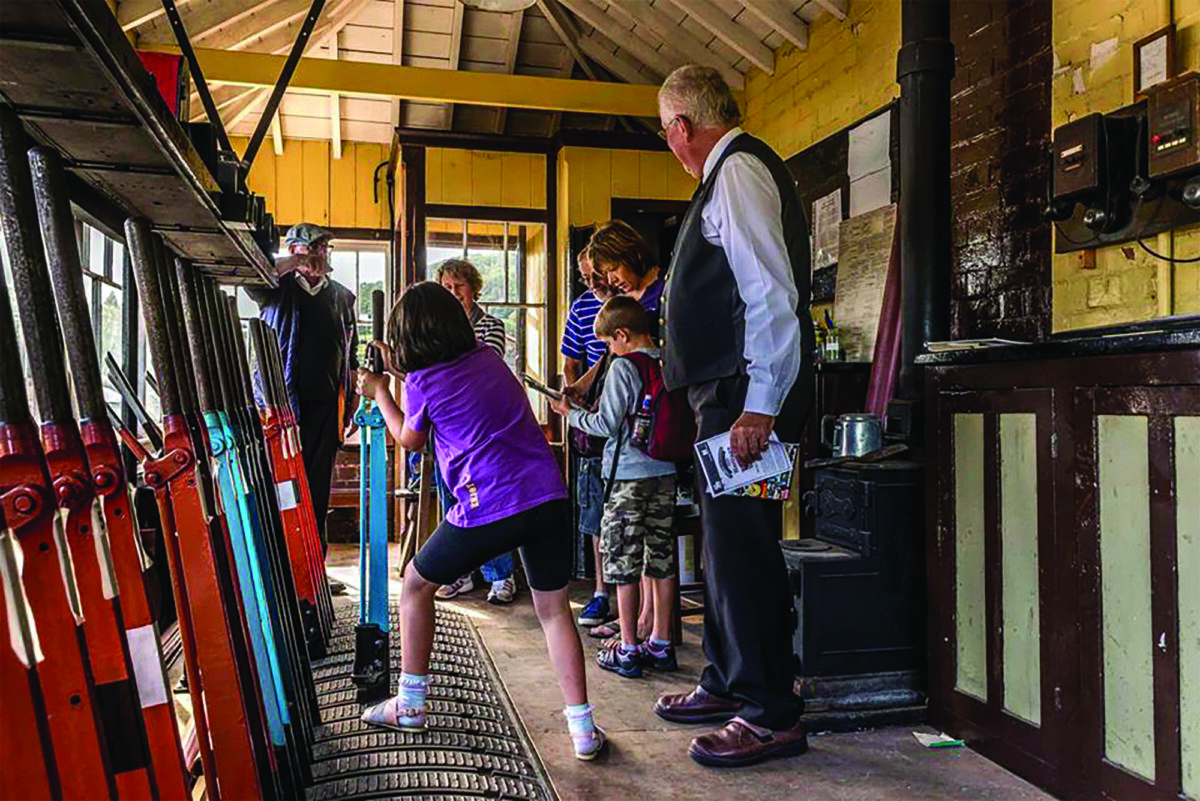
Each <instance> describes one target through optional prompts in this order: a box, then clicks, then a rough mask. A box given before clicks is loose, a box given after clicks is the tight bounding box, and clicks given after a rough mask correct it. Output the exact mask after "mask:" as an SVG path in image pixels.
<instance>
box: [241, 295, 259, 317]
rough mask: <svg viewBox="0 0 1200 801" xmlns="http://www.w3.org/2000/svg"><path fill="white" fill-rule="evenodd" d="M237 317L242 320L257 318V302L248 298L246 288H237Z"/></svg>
mask: <svg viewBox="0 0 1200 801" xmlns="http://www.w3.org/2000/svg"><path fill="white" fill-rule="evenodd" d="M236 297H237V305H238V317H241V318H242V319H243V320H251V319H258V304H257V303H255V302H254V301H252V300H251V299H250V296H249V295H247V294H246V290H244V289H241V288H239V289H238V290H237V296H236Z"/></svg>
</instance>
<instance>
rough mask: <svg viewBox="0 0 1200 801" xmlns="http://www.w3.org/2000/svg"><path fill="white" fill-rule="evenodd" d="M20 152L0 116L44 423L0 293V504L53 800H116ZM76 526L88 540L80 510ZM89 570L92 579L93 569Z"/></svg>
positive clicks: (5, 219) (17, 282)
mask: <svg viewBox="0 0 1200 801" xmlns="http://www.w3.org/2000/svg"><path fill="white" fill-rule="evenodd" d="M27 149H28V141H27V139H26V137H25V132H24V130H23V129H22V127H21V123H20V121H19V120H18V119H17V117H16V115H15V114H14V113H13V111H12V110H11V109H10V108H9V107H7V106H3V107H0V220H2V223H3V228H4V245H5V249H6V251H7V256H8V266H9V268H10V269H11V270H12V273H13V278H14V289H15V290H16V292H15V296H16V298H17V302H18V306H19V307H20V309H21V312H22V318H23V326H22V327H23V329H24V333H25V340H26V347H27V350H26V352H27V353H28V355H29V361H30V371H31V373H32V374H33V375H36V376H38V377H39V379H45V380H39V381H38V382H36V383H35V385H34V388H35V391H36V398H37V403H38V411H39V413H40V416H41V417H42V418H43V419H44V421H45V424H44V426H43V427H42V432H41V433H42V439H41V441H39V438H38V432H37V429H36V428H35V427H34V423H33V419H32V418H31V417H30V414H29V405H28V400H27V397H26V395H25V376H24V375H23V374H22V371H21V364H20V360H19V359H17V358H14V357H15V354H16V353H17V340H16V331H15V329H14V327H13V325H12V317H11V311H10V310H9V305H8V304H9V300H8V297H9V296H8V292H7V287H5V288H4V291H3V292H0V295H3V297H2V298H0V353H4V354H5V358H4V359H3V362H4V365H5V367H4V369H3V371H2V373H0V376H2V380H3V390H2V399H3V401H4V404H3V405H4V407H5V408H4V409H3V419H2V420H0V498H2V499H3V505H4V514H5V518H6V519H7V520H8V522H9V525H10V526H11V527H12V531H13V533H14V534H15V535H16V538H17V542H18V543H19V544H20V549H21V553H22V554H23V555H24V558H25V561H24V580H25V582H24V585H25V589H26V591H27V592H28V597H29V604H30V607H31V608H32V610H33V616H34V620H35V621H36V623H37V629H38V631H40V632H41V633H42V635H43V636H44V637H46V638H47V640H46V641H47V643H51V642H52V643H54V648H53V650H50V651H49V652H47V653H45V657H46V658H45V659H44V660H43V661H42V662H41V663H40V664H39V665H38V675H39V677H40V678H41V680H42V687H43V689H44V691H45V699H46V713H47V716H48V719H49V722H50V734H51V740H52V742H53V743H54V751H55V753H56V754H62V755H66V754H70V755H71V756H72V757H73V760H74V764H73V765H72V769H71V770H68V771H64V772H63V774H62V775H61V776H60V778H61V779H62V783H63V786H62V791H63V794H64V796H66V797H78V798H84V797H89V796H90V797H96V796H101V795H103V796H107V797H116V795H117V784H116V780H115V776H114V774H113V772H112V771H111V770H108V769H107V768H108V766H109V765H110V764H111V762H110V756H109V751H108V747H107V745H108V744H107V742H106V739H107V738H106V735H107V734H108V732H107V731H106V729H105V726H104V721H103V720H102V718H101V711H100V699H99V697H98V695H97V693H96V687H95V683H94V681H93V679H92V673H91V666H90V665H89V664H88V654H87V635H86V633H85V631H84V629H83V623H84V610H83V607H82V605H81V603H80V588H79V585H78V583H77V581H76V578H77V577H76V570H75V564H74V562H73V560H72V552H71V547H70V544H69V543H68V541H67V534H68V532H67V526H68V524H70V525H72V529H71V533H73V534H75V535H77V537H79V539H80V541H81V542H82V540H83V539H85V538H86V539H87V540H88V541H87V543H86V545H87V546H88V548H90V549H91V550H90V562H91V564H93V565H95V564H96V562H97V559H96V551H95V548H94V546H93V542H92V541H91V540H90V537H88V535H87V533H86V532H81V531H80V528H79V527H80V525H82V521H81V514H82V509H83V508H84V504H86V503H87V502H88V501H89V500H90V497H89V493H90V483H91V482H90V481H88V479H87V471H86V467H85V464H86V463H85V460H84V457H83V453H82V451H83V448H82V443H79V442H78V440H79V432H78V429H77V428H75V425H74V418H73V417H72V410H71V398H70V395H69V394H68V392H67V381H66V369H65V367H64V365H63V357H62V339H61V335H60V334H59V332H58V322H57V320H54V319H53V315H50V317H49V319H47V316H46V315H44V314H43V315H40V318H41V319H40V320H36V321H35V320H33V319H31V314H32V311H33V310H32V308H31V307H32V306H33V305H34V302H35V301H34V298H33V297H32V293H31V289H32V288H33V287H31V284H33V285H34V286H36V285H37V283H38V278H39V277H40V276H42V275H44V273H45V269H46V268H45V262H44V255H43V251H42V243H41V241H40V238H39V234H38V222H37V211H36V208H35V207H36V203H35V199H34V195H33V183H32V180H31V178H30V175H29V161H28V159H27V156H26V151H27ZM35 265H36V266H35ZM45 289H46V291H47V292H48V291H49V289H48V287H46V288H45ZM36 323H40V324H36ZM68 423H69V424H68ZM71 429H75V430H74V435H75V436H74V440H72V439H71V438H70V434H71ZM43 442H45V443H48V444H49V445H50V449H51V454H47V453H45V452H44V450H43V444H42V443H43ZM75 446H77V447H75ZM50 455H53V457H54V459H55V464H54V471H53V473H52V472H51V467H50V465H49V462H48V458H47V457H48V456H50ZM87 525H88V529H89V530H90V527H91V519H90V507H88V508H87ZM85 550H86V549H85ZM80 556H84V555H83V554H80ZM96 570H97V573H98V570H99V568H98V566H97V567H96ZM89 578H90V577H89ZM97 578H98V575H97ZM2 717H3V715H0V718H2ZM5 725H7V724H5Z"/></svg>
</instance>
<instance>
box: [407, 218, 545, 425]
mask: <svg viewBox="0 0 1200 801" xmlns="http://www.w3.org/2000/svg"><path fill="white" fill-rule="evenodd" d="M426 232H427V235H426V250H425V253H426V264H427V265H428V271H429V273H428V274H429V277H430V279H435V278H436V276H437V266H438V265H439V264H440V263H441V262H443V261H445V260H446V259H451V258H457V259H462V258H465V259H467V260H468V261H470V262H471V263H472V264H474V265H475V268H476V269H477V270H479V275H480V277H482V278H483V290H482V292H481V293H480V295H479V305H480V306H481V307H482V308H483V310H484V311H486V312H487V313H488V314H492V315H494V316H496V317H498V318H500V320H501V321H502V322H503V323H504V330H505V334H506V338H507V340H508V342H507V347H506V349H505V361H507V362H508V365H509V367H511V368H512V369H513V372H515V373H518V374H520V373H528V374H529V375H531V376H533V377H535V378H537V379H539V380H541V381H546V380H547V376H546V374H545V371H546V352H547V351H546V349H547V347H548V346H547V343H546V337H547V336H549V333H548V332H549V328H548V323H547V320H546V253H545V250H546V248H545V242H546V240H545V226H544V225H542V224H540V223H509V222H483V221H478V220H429V221H427V223H426ZM528 394H529V400H530V403H531V404H532V405H533V409H534V411H535V412H536V413H537V415H538V419H540V420H543V421H544V420H545V419H546V416H547V408H546V405H545V398H544V397H543V396H542V395H540V394H539V393H536V392H534V391H533V390H529V391H528Z"/></svg>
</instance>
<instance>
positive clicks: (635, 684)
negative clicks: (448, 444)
mask: <svg viewBox="0 0 1200 801" xmlns="http://www.w3.org/2000/svg"><path fill="white" fill-rule="evenodd" d="M356 557H357V548H356V547H354V546H344V545H335V546H333V549H332V551H331V554H330V560H329V563H330V566H331V571H330V572H331V575H334V576H336V577H337V578H339V579H341V580H343V581H347V582H348V583H350V584H351V585H352V587H353V586H354V585H357V583H358V581H357V578H358V577H357V567H356V564H357V562H356ZM397 589H398V587H397ZM574 595H575V598H576V601H577V602H578V603H577V608H581V607H582V603H583V602H584V601H586V599H587V596H588V588H587V587H586V586H585V585H584V584H582V583H579V584H577V585H575V587H574ZM485 596H486V591H485V590H484V589H482V588H480V589H476V590H475V592H474V593H472V594H471V595H470V596H467V597H466V598H464V599H463V600H461V601H459V600H456V601H453V602H449V603H448V604H447V606H448V608H452V609H455V610H457V611H459V612H462V613H463V614H464V615H466V617H467V619H468V620H470V621H471V623H472V624H473V625H474V626H475V627H476V629H477V630H478V632H479V634H480V636H481V637H482V639H483V642H484V645H485V646H486V648H487V650H488V652H489V654H490V655H491V658H492V660H493V661H494V663H495V665H496V668H497V670H498V672H499V674H500V677H501V679H502V680H503V682H504V686H505V689H506V690H507V691H508V693H509V696H510V697H511V699H512V702H513V705H514V706H515V708H516V710H517V713H518V715H519V716H520V718H521V720H522V723H523V724H524V726H525V727H526V729H527V731H528V733H529V735H530V737H531V739H532V741H533V743H534V745H535V747H536V748H537V751H538V753H539V756H540V757H541V759H542V762H543V763H544V765H545V767H546V770H547V772H548V774H549V776H550V778H551V780H552V781H553V783H554V787H555V790H556V791H557V793H558V795H559V797H560V798H561V799H562V801H585V800H586V801H627V799H633V798H637V799H655V800H658V799H661V801H675V799H680V801H695V799H710V798H719V799H721V801H759V799H771V801H785V800H788V799H804V800H805V801H824V799H831V800H832V799H839V800H840V801H891V800H892V799H895V800H896V801H901V800H903V801H909V800H910V799H911V801H952V800H954V801H957V800H958V799H963V800H967V799H969V800H970V801H1034V800H1035V799H1036V800H1037V801H1042V800H1045V801H1048V800H1049V799H1050V798H1051V796H1049V795H1047V794H1045V793H1043V792H1041V791H1040V790H1038V789H1037V788H1035V787H1033V786H1032V785H1030V784H1028V783H1027V782H1025V781H1023V780H1021V779H1019V778H1017V777H1016V776H1014V775H1013V774H1011V773H1009V772H1007V771H1005V770H1004V769H1002V768H1000V767H999V766H997V765H995V764H993V763H992V762H989V761H988V760H986V759H984V758H983V757H981V756H979V755H978V754H975V753H974V752H972V751H970V750H969V749H965V748H964V749H956V750H938V751H934V750H929V749H926V748H923V747H921V746H920V745H918V744H917V742H916V741H915V740H914V739H913V736H912V731H913V727H905V728H896V729H881V730H876V731H868V732H860V733H855V734H825V735H822V734H820V733H817V734H816V735H815V736H811V737H810V745H811V750H810V751H809V753H808V754H806V755H804V756H801V757H797V758H794V759H789V760H783V761H776V762H771V763H767V764H764V765H760V766H756V767H752V768H743V769H738V770H714V769H711V768H704V767H701V766H699V765H697V764H695V763H694V762H692V760H691V759H689V758H688V756H687V747H688V743H689V742H690V740H691V739H692V738H693V737H695V736H696V735H697V734H699V733H703V732H705V731H708V729H706V728H704V727H700V728H691V727H685V726H677V725H674V724H671V723H666V722H664V721H662V720H660V719H658V718H657V717H656V716H655V715H654V713H653V712H652V706H653V703H654V700H655V699H656V698H657V697H658V695H659V694H661V693H664V692H674V691H686V690H687V689H690V687H691V686H692V685H693V684H694V682H695V678H696V676H697V674H698V672H699V670H700V668H701V667H702V665H703V657H702V654H701V652H700V647H699V631H698V628H697V627H696V626H694V625H689V626H686V627H685V630H684V643H683V646H682V647H681V649H680V652H679V661H680V665H681V671H680V672H679V673H676V674H668V675H666V676H661V675H654V676H653V677H651V678H645V679H641V680H630V679H622V678H620V677H618V676H615V675H613V674H609V673H605V672H603V671H601V670H600V669H599V668H597V667H595V665H594V664H593V663H591V662H590V661H589V668H588V682H589V693H590V696H591V700H592V703H593V704H595V706H596V709H597V721H598V722H599V723H600V724H601V725H602V726H603V727H604V728H605V730H606V731H608V733H609V736H610V738H611V743H612V747H611V750H610V752H609V753H608V755H607V756H606V757H605V758H604V759H602V760H600V761H598V762H596V763H581V762H578V761H576V760H575V759H574V758H573V757H572V754H571V743H570V740H569V738H568V737H567V734H566V726H565V723H564V721H563V718H562V712H561V709H562V702H561V698H560V697H559V693H558V689H557V685H556V684H555V682H554V677H553V675H552V674H551V673H550V670H549V664H548V661H547V659H546V652H545V645H544V641H543V640H542V636H541V631H540V630H539V627H538V624H537V620H536V618H535V616H534V614H533V608H532V606H531V604H530V602H529V593H528V591H527V590H524V589H522V591H521V593H520V595H519V596H518V599H517V602H516V603H515V604H513V605H512V606H510V607H495V606H490V605H488V604H487V602H486V600H485ZM584 646H585V650H586V652H587V655H588V657H589V660H590V657H591V656H592V653H593V652H594V650H595V647H594V646H595V641H594V640H588V639H585V640H584ZM921 730H923V731H932V729H928V728H922V729H921Z"/></svg>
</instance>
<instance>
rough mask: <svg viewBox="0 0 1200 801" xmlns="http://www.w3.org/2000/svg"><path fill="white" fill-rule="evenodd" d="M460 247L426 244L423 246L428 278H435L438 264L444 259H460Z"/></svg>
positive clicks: (434, 279)
mask: <svg viewBox="0 0 1200 801" xmlns="http://www.w3.org/2000/svg"><path fill="white" fill-rule="evenodd" d="M461 258H462V248H443V247H435V246H434V245H426V247H425V264H426V265H427V269H428V270H429V280H430V281H436V280H437V268H438V265H439V264H441V263H442V262H444V261H445V260H446V259H461Z"/></svg>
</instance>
